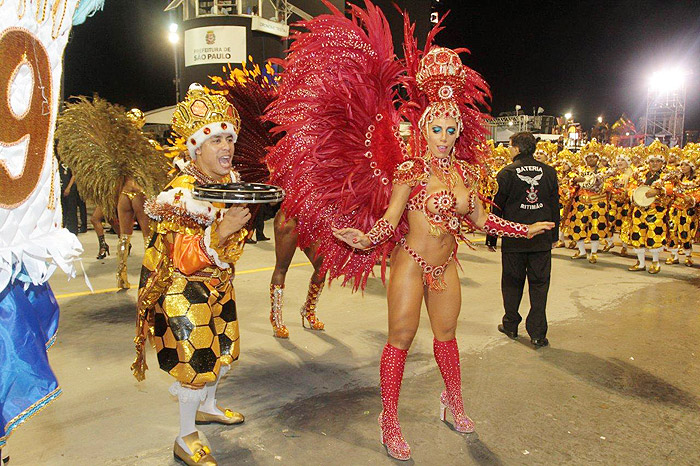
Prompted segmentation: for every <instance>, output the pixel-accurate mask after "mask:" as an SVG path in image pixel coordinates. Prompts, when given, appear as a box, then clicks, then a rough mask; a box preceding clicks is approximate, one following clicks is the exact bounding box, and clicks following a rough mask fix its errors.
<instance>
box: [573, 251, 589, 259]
mask: <svg viewBox="0 0 700 466" xmlns="http://www.w3.org/2000/svg"><path fill="white" fill-rule="evenodd" d="M586 257H588V256H587V255H586V254H581V251H576V254H574V255H573V256H571V258H572V259H574V260H576V259H584V258H586Z"/></svg>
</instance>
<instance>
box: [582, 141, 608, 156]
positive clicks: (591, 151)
mask: <svg viewBox="0 0 700 466" xmlns="http://www.w3.org/2000/svg"><path fill="white" fill-rule="evenodd" d="M603 150H604V147H603V145H602V144H601V143H599V142H598V141H597V140H595V139H591V140H590V141H589V142H588V143H586V145H585V146H583V147H582V148H581V157H582V158H583V160H586V157H589V156H591V155H593V156H596V157H598V159H600V157H601V156H602V155H603Z"/></svg>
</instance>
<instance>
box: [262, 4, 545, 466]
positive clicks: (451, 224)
mask: <svg viewBox="0 0 700 466" xmlns="http://www.w3.org/2000/svg"><path fill="white" fill-rule="evenodd" d="M327 5H328V4H327ZM365 5H366V10H363V9H360V8H358V7H356V6H352V5H351V6H350V13H351V18H350V19H346V18H344V17H343V16H342V14H341V13H340V12H338V11H337V10H335V9H334V8H332V7H331V6H330V5H328V6H329V8H330V9H331V10H332V12H333V13H334V14H333V15H324V16H320V17H317V18H315V19H314V20H311V21H307V22H304V23H303V27H304V28H305V32H302V33H297V34H295V37H294V39H295V41H294V44H293V45H292V47H291V49H290V54H289V56H288V59H287V60H286V61H285V62H284V63H283V64H284V66H285V72H284V73H283V75H282V83H281V87H280V98H279V99H278V100H277V101H276V102H275V103H274V104H273V106H272V108H271V109H270V113H269V116H270V117H271V118H272V119H274V120H275V121H276V122H277V123H278V124H279V125H280V128H282V129H284V130H285V131H286V132H287V134H286V136H285V137H283V138H282V140H281V141H280V142H279V143H278V145H277V146H276V147H275V148H274V149H273V151H272V153H271V156H270V157H268V160H274V157H275V156H277V157H279V158H280V159H284V160H285V162H286V163H290V161H291V162H293V161H295V160H300V161H302V160H303V161H304V164H303V167H301V168H299V171H298V175H299V177H300V178H299V179H300V180H301V181H300V182H298V183H297V184H296V185H295V186H294V187H293V188H292V189H290V190H288V192H287V198H286V199H287V201H288V202H289V203H290V205H291V209H292V212H293V211H294V209H295V206H296V205H299V206H308V204H309V203H312V204H313V206H314V208H313V209H306V211H308V212H316V216H315V217H313V218H309V219H308V224H309V225H315V226H316V228H315V229H314V230H312V232H311V234H308V235H306V234H304V232H300V242H301V241H310V240H312V239H314V238H315V239H316V240H319V239H320V241H319V254H320V255H321V256H322V257H323V258H324V262H323V266H322V267H321V271H322V272H324V271H327V272H328V274H329V278H330V279H331V280H332V279H334V278H338V277H340V276H344V277H345V280H344V282H343V283H348V282H349V281H354V289H357V288H359V287H364V285H365V284H366V280H367V277H368V276H369V274H370V273H371V270H372V267H373V266H374V264H375V263H376V262H377V261H378V260H380V261H382V276H383V275H384V271H385V266H386V262H385V260H386V258H387V256H388V255H389V254H391V277H390V279H389V282H388V290H387V299H388V308H389V337H388V341H387V344H386V345H385V347H384V350H383V352H382V357H381V362H380V383H381V396H382V406H383V410H382V413H381V414H380V416H379V424H380V428H381V432H382V435H381V441H382V443H383V444H384V445H385V446H386V448H387V452H388V454H389V455H390V456H392V457H394V458H397V459H400V460H407V459H409V458H410V448H409V446H408V444H407V442H406V441H405V440H404V438H403V436H402V434H401V427H400V425H399V421H398V397H399V390H400V387H401V381H402V378H403V370H404V364H405V361H406V355H407V353H408V348H409V347H410V345H411V342H412V340H413V337H414V335H415V333H416V330H417V328H418V322H419V318H420V307H421V302H422V300H423V299H425V301H426V305H427V308H428V314H429V316H430V320H431V326H432V329H433V333H434V336H435V339H434V345H433V347H434V353H435V359H436V361H437V363H438V366H439V368H440V372H441V373H442V376H443V378H444V381H445V388H446V390H445V391H444V392H443V393H442V394H441V396H440V401H441V411H440V415H441V418H442V419H443V420H444V419H445V414H446V411H447V409H449V410H450V412H451V414H452V417H453V420H454V422H453V425H454V428H455V429H456V430H457V431H459V432H472V431H473V430H474V424H473V422H472V421H471V420H470V419H469V418H468V417H467V416H466V415H465V413H464V408H463V404H462V394H461V375H460V365H459V351H458V348H457V340H456V339H455V330H456V326H457V317H458V316H459V311H460V306H461V287H460V283H459V279H458V276H457V267H456V252H457V239H460V240H465V238H464V237H463V234H462V230H463V229H464V228H469V227H475V228H478V229H481V230H483V231H486V232H487V233H490V234H494V235H498V236H504V235H508V236H513V237H523V238H524V237H528V238H530V237H532V236H534V235H537V234H539V233H542V232H544V231H545V230H548V229H551V228H553V226H554V224H553V223H551V222H542V223H537V224H534V225H529V226H527V225H521V224H516V223H512V222H507V221H504V220H503V219H500V218H499V217H496V216H495V215H493V214H488V215H487V214H486V213H485V212H484V209H483V206H482V203H481V200H480V198H479V196H478V192H477V183H478V173H479V172H480V166H481V164H482V163H483V162H482V161H481V160H479V159H478V156H479V151H478V146H479V145H480V144H483V143H484V138H483V128H482V125H481V121H482V115H481V113H480V112H479V110H478V108H477V105H479V104H483V102H484V98H485V97H486V96H487V91H486V88H487V86H486V83H485V82H484V81H483V79H482V78H481V77H480V76H479V75H478V74H477V73H476V72H474V71H473V70H471V69H469V68H467V67H465V66H463V65H462V62H461V60H460V58H459V55H458V54H457V52H458V51H453V50H450V49H445V48H432V49H431V48H430V44H431V43H432V38H433V37H434V35H435V34H436V33H437V31H438V30H439V29H434V30H433V31H432V32H431V34H430V36H429V37H428V40H427V41H426V43H427V44H428V45H427V49H426V52H420V51H418V49H417V47H416V44H415V40H414V39H413V28H412V27H411V26H410V24H409V22H408V20H407V19H406V21H405V32H406V34H405V36H406V37H405V44H404V53H405V56H406V62H405V63H399V62H398V61H397V60H396V57H395V56H394V54H393V42H392V40H391V36H390V34H389V28H388V25H387V23H386V19H385V18H384V16H383V14H382V13H381V11H379V9H377V8H376V7H374V6H373V5H372V4H371V3H369V2H365ZM320 48H323V54H319V53H317V52H318V50H319V49H320ZM399 85H402V86H403V87H404V89H405V90H406V92H407V95H408V99H407V100H405V101H400V100H399V99H398V97H397V95H396V88H397V86H399ZM396 103H399V104H400V109H399V110H397V109H396V106H395V104H396ZM401 115H403V116H404V117H405V118H406V119H408V120H409V121H410V122H411V124H412V128H413V132H412V135H411V141H410V142H411V147H412V148H414V153H417V154H421V156H420V157H413V158H411V157H409V154H408V149H407V146H406V145H405V144H404V143H403V141H402V140H401V138H400V136H399V134H398V124H399V121H400V118H401ZM309 154H311V155H309ZM280 165H281V166H284V165H282V164H280ZM288 166H290V167H296V164H294V163H291V165H288ZM390 180H393V183H392V182H391V181H390ZM299 210H301V209H299ZM364 231H367V233H366V234H365V233H363V232H364ZM333 236H334V237H335V241H333ZM348 246H351V247H348Z"/></svg>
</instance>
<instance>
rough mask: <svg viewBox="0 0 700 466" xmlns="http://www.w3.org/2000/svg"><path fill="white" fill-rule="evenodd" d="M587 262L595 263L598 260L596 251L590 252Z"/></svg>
mask: <svg viewBox="0 0 700 466" xmlns="http://www.w3.org/2000/svg"><path fill="white" fill-rule="evenodd" d="M588 262H590V263H591V264H595V263H596V262H598V253H597V252H592V253H591V255H590V256H588Z"/></svg>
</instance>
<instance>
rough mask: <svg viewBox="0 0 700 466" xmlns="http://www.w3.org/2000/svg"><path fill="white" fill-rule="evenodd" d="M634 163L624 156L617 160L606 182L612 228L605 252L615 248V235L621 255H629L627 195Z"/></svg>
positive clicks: (628, 202) (619, 156)
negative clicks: (617, 238) (619, 243)
mask: <svg viewBox="0 0 700 466" xmlns="http://www.w3.org/2000/svg"><path fill="white" fill-rule="evenodd" d="M632 172H633V170H632V162H631V161H630V158H629V157H627V156H626V155H624V154H620V155H618V156H617V157H616V158H615V168H614V169H613V170H611V171H610V174H609V176H608V179H607V180H606V182H605V190H606V191H607V192H608V195H609V196H610V203H609V210H608V222H609V226H610V236H611V240H610V242H609V243H608V244H607V245H606V246H605V247H604V248H603V251H604V252H608V251H610V250H611V249H612V248H613V247H614V246H615V241H614V238H612V237H614V235H615V234H617V235H618V236H619V238H620V242H621V243H622V249H621V250H620V254H621V255H622V256H625V255H626V254H627V244H628V243H629V228H630V198H629V194H628V193H627V184H628V183H629V180H630V177H631V176H632Z"/></svg>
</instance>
